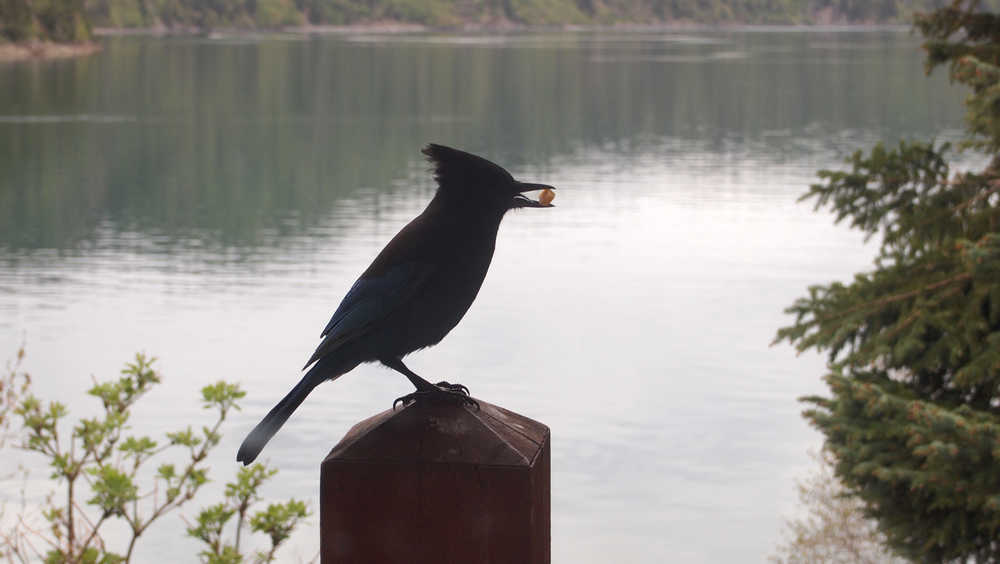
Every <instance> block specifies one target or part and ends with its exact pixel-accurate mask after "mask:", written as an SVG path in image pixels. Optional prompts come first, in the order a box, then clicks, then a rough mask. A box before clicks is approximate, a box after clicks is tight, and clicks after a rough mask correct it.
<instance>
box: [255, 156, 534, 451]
mask: <svg viewBox="0 0 1000 564" xmlns="http://www.w3.org/2000/svg"><path fill="white" fill-rule="evenodd" d="M423 153H424V154H425V155H427V158H428V160H429V161H430V162H431V163H432V164H433V165H434V178H435V179H436V180H437V184H438V189H437V192H436V193H435V194H434V198H433V199H432V200H431V202H430V203H429V204H428V205H427V208H426V209H425V210H424V211H423V213H421V214H420V215H418V216H417V217H416V218H414V219H413V221H411V222H410V223H409V224H407V225H406V226H405V227H403V229H402V230H400V232H399V233H397V234H396V236H395V237H393V238H392V240H391V241H389V244H388V245H386V246H385V248H384V249H382V252H381V253H379V255H378V256H377V257H375V260H374V261H373V262H372V264H371V266H369V267H368V269H367V270H365V271H364V273H362V274H361V277H360V278H358V280H357V282H355V283H354V285H353V286H352V287H351V289H350V290H349V291H348V292H347V295H346V296H344V299H343V301H342V302H340V306H339V307H338V308H337V311H336V312H334V314H333V317H332V318H331V319H330V322H329V323H328V324H327V325H326V328H325V329H323V334H322V338H323V340H322V342H320V344H319V347H317V348H316V352H314V353H313V355H312V357H311V358H310V359H309V362H307V363H306V366H305V367H304V368H303V370H304V369H305V368H308V367H309V366H310V365H312V368H311V369H310V370H309V371H308V372H306V374H305V375H304V376H303V377H302V379H301V380H300V381H299V383H298V384H296V385H295V387H294V388H292V391H290V392H288V395H286V396H285V397H284V398H283V399H282V400H281V401H280V402H278V405H276V406H274V409H272V410H271V411H270V412H269V413H268V414H267V416H265V417H264V419H263V420H262V421H261V422H260V423H258V424H257V426H256V427H254V429H253V431H250V434H249V435H247V438H246V439H244V441H243V444H242V445H241V446H240V450H239V452H238V453H237V454H236V460H238V461H240V462H242V463H243V464H250V463H251V462H253V461H254V459H255V458H257V455H258V454H260V451H261V449H263V448H264V445H265V444H267V442H268V441H269V440H270V439H271V437H272V436H274V434H275V433H276V432H277V431H278V429H280V428H281V426H282V425H283V424H284V423H285V421H287V420H288V417H289V416H290V415H291V414H292V412H293V411H295V409H296V408H297V407H298V406H299V405H300V404H301V403H302V400H304V399H305V398H306V396H307V395H309V392H311V391H312V390H313V388H315V387H316V386H318V385H319V384H321V383H322V382H325V381H327V380H336V379H337V378H338V377H340V376H342V375H343V374H346V373H347V372H350V371H351V370H353V369H354V368H355V367H356V366H358V365H359V364H361V363H362V362H374V361H379V362H381V363H382V364H384V365H386V366H388V367H389V368H392V369H393V370H396V371H397V372H399V373H401V374H403V375H404V376H406V377H407V378H408V379H409V380H410V382H412V383H413V385H414V386H415V387H416V391H415V392H413V393H412V394H409V395H407V396H403V397H402V398H399V399H397V400H396V401H397V402H399V401H402V402H408V401H411V400H419V399H424V398H426V399H443V400H450V401H472V400H471V399H470V398H469V391H468V388H466V387H465V386H462V385H461V384H449V383H448V382H438V383H437V384H432V383H430V382H428V381H427V380H424V379H423V378H421V377H420V376H418V375H417V374H416V373H414V372H413V371H412V370H410V369H409V368H407V367H406V365H405V364H403V357H404V356H406V355H407V354H409V353H411V352H413V351H415V350H418V349H422V348H424V347H429V346H431V345H435V344H437V343H438V342H439V341H440V340H441V339H443V338H444V336H445V335H447V334H448V332H449V331H451V330H452V328H454V327H455V325H457V324H458V322H459V321H460V320H461V319H462V316H464V315H465V312H466V311H467V310H468V309H469V306H471V305H472V302H473V300H475V299H476V294H478V293H479V288H480V286H482V284H483V280H484V279H485V278H486V271H487V270H488V269H489V266H490V261H491V260H492V259H493V249H494V247H495V246H496V237H497V230H498V229H499V227H500V220H501V219H503V216H504V214H506V213H507V212H508V211H510V210H512V209H516V208H543V207H552V205H551V204H549V203H545V204H543V203H541V202H538V201H535V200H532V199H530V198H528V197H527V196H525V195H524V192H530V191H533V190H544V189H551V188H552V187H551V186H548V185H545V184H529V183H526V182H518V181H517V180H514V177H513V176H511V175H510V173H509V172H507V171H506V170H504V169H503V168H502V167H500V166H499V165H496V164H494V163H492V162H490V161H488V160H486V159H484V158H482V157H478V156H476V155H472V154H470V153H466V152H464V151H459V150H457V149H452V148H450V147H445V146H443V145H435V144H431V145H428V146H427V147H425V148H424V149H423ZM393 405H396V404H395V403H393Z"/></svg>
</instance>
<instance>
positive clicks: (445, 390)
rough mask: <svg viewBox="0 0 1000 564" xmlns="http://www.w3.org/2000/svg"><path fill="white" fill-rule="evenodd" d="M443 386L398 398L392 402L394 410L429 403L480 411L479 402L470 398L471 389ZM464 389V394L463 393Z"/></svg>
mask: <svg viewBox="0 0 1000 564" xmlns="http://www.w3.org/2000/svg"><path fill="white" fill-rule="evenodd" d="M444 384H447V386H441V385H440V384H438V385H437V386H435V388H434V389H427V390H417V391H415V392H413V393H411V394H406V395H405V396H403V397H399V398H396V400H395V401H393V402H392V408H393V409H396V406H397V405H399V404H402V405H404V406H406V405H409V404H410V403H413V402H416V401H426V402H429V403H451V404H455V405H471V406H474V407H475V408H476V409H479V402H477V401H476V400H474V399H472V398H471V397H469V389H468V388H466V387H465V386H462V385H461V384H448V383H447V382H444ZM462 389H464V392H463V391H462Z"/></svg>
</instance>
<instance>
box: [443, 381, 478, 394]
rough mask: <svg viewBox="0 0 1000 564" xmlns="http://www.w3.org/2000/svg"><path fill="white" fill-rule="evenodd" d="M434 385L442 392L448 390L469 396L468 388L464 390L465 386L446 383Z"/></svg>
mask: <svg viewBox="0 0 1000 564" xmlns="http://www.w3.org/2000/svg"><path fill="white" fill-rule="evenodd" d="M434 385H435V386H437V387H439V388H441V389H443V390H448V391H449V392H459V393H461V394H465V395H467V396H468V395H470V394H469V388H466V387H465V386H463V385H461V384H450V383H448V382H444V381H442V382H438V383H437V384H434Z"/></svg>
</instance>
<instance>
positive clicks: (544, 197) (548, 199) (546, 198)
mask: <svg viewBox="0 0 1000 564" xmlns="http://www.w3.org/2000/svg"><path fill="white" fill-rule="evenodd" d="M554 199H556V193H555V191H553V190H551V189H549V188H546V189H544V190H542V193H541V194H539V195H538V203H539V204H542V205H543V206H547V205H549V204H551V203H552V200H554Z"/></svg>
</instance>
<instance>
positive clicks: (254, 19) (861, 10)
mask: <svg viewBox="0 0 1000 564" xmlns="http://www.w3.org/2000/svg"><path fill="white" fill-rule="evenodd" d="M5 1H9V0H5ZM947 3H948V0H213V1H204V0H87V13H88V15H89V16H90V18H91V21H92V22H93V23H94V25H96V26H102V27H103V26H110V27H147V26H153V25H163V26H166V27H168V28H173V27H198V28H209V27H238V28H252V27H277V26H287V25H301V24H313V25H345V24H352V23H358V22H373V21H385V20H393V21H402V22H414V23H420V24H426V25H433V26H456V25H462V24H481V25H490V24H502V23H514V24H528V25H545V24H609V23H620V22H629V23H665V22H677V21H683V22H692V23H749V24H811V23H895V22H905V21H909V20H910V16H911V15H912V13H913V12H914V11H915V10H922V9H927V8H933V7H937V6H940V5H943V4H947Z"/></svg>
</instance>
